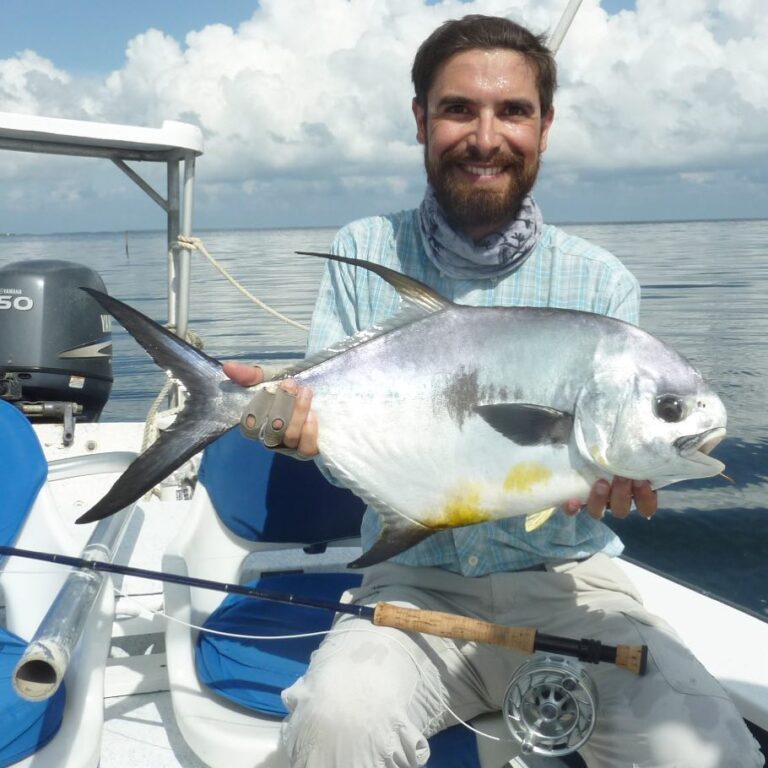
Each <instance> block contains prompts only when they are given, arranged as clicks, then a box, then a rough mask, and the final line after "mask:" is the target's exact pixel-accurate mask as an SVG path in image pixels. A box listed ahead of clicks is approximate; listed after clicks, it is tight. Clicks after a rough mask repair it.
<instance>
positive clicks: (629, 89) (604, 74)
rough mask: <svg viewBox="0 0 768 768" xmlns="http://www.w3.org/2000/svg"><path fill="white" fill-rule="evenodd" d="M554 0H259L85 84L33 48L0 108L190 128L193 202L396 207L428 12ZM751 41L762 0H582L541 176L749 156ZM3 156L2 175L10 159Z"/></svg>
mask: <svg viewBox="0 0 768 768" xmlns="http://www.w3.org/2000/svg"><path fill="white" fill-rule="evenodd" d="M563 6H564V3H563V1H562V0H517V2H514V1H510V0H476V2H474V3H463V2H459V0H445V2H443V3H440V4H437V5H430V6H427V5H423V4H422V3H417V2H414V0H356V1H355V2H348V1H347V0H326V2H323V3H318V2H315V0H263V2H261V3H260V6H259V7H258V8H257V10H256V11H255V12H254V14H253V16H252V18H251V19H249V20H248V21H246V22H244V23H243V24H241V25H240V26H239V27H238V28H236V29H233V28H231V27H228V26H226V25H222V24H213V25H210V26H207V27H204V28H203V29H200V30H192V31H190V32H189V33H188V34H187V36H186V38H185V39H184V40H175V39H173V38H172V37H170V36H169V35H167V34H164V33H163V32H162V31H159V30H156V29H149V30H147V31H146V32H144V33H143V34H141V35H138V36H137V37H134V38H133V39H131V40H130V41H127V48H126V58H125V63H124V65H123V66H122V67H121V68H120V69H119V70H117V71H114V72H111V73H105V74H104V76H103V77H102V78H101V80H99V81H93V80H90V81H85V80H82V79H79V78H77V77H74V76H72V75H69V74H68V73H66V72H63V71H61V70H59V69H58V68H57V67H55V66H54V64H53V63H52V62H50V61H48V60H46V59H45V58H43V56H42V54H41V52H38V53H35V52H31V51H25V52H23V53H21V54H19V55H17V56H16V57H14V58H10V59H6V60H2V61H0V110H3V111H19V112H28V113H36V114H50V115H57V116H65V117H73V118H90V119H98V120H105V121H111V122H126V123H136V124H146V125H159V124H160V123H161V122H162V120H164V119H169V118H170V119H182V120H184V119H186V120H191V121H194V122H196V123H198V124H199V125H200V126H201V128H202V129H203V131H204V134H205V140H206V149H205V155H204V157H203V159H202V160H201V161H200V169H201V171H200V180H201V186H200V196H199V197H198V200H202V201H206V200H208V201H210V202H211V203H212V204H213V203H215V202H216V201H219V202H221V201H223V200H225V199H229V197H231V196H234V195H236V194H245V195H250V194H252V195H253V196H254V198H256V199H258V198H261V197H263V196H269V194H270V190H271V189H274V190H277V189H284V188H286V187H287V186H290V187H291V188H292V189H295V188H296V187H297V186H298V187H299V188H300V185H301V184H302V183H303V184H305V185H306V188H307V189H310V188H311V189H314V190H315V191H316V190H317V189H318V188H322V189H323V190H324V193H325V194H330V195H333V194H338V196H339V204H340V205H342V204H343V203H344V201H345V200H347V201H348V198H349V197H350V196H352V195H356V196H358V197H359V198H360V197H361V196H363V197H364V196H365V194H366V193H369V194H370V195H371V199H374V196H375V200H376V202H377V203H380V202H382V201H387V200H389V199H390V198H391V205H390V207H392V208H396V207H401V206H403V205H405V204H408V203H410V202H413V200H412V199H408V200H402V199H401V196H402V194H403V191H404V190H411V194H412V195H415V194H417V193H416V192H415V191H414V190H416V189H418V184H417V183H416V182H417V181H419V180H420V178H421V168H420V165H421V161H420V156H421V153H420V148H419V147H418V146H417V145H416V144H415V141H414V134H415V131H414V126H413V123H412V116H411V112H410V99H411V94H412V90H411V85H410V77H409V70H410V64H411V60H412V57H413V54H414V52H415V50H416V48H417V46H418V44H419V43H420V42H421V40H423V38H424V37H425V36H426V35H427V34H428V33H429V32H430V31H431V30H432V29H433V28H434V27H435V26H436V25H437V24H438V23H440V22H441V21H442V20H443V19H445V18H451V17H457V16H461V15H463V14H465V13H468V12H475V11H476V12H483V13H490V14H508V15H512V16H513V17H514V18H517V19H519V20H522V21H524V22H526V23H528V24H529V25H530V26H531V27H532V28H534V29H536V30H541V31H544V30H547V29H551V28H553V27H554V25H555V23H556V22H557V20H558V18H559V14H560V12H561V11H562V8H563ZM765 39H768V14H766V13H765V8H764V0H687V2H684V3H681V2H679V1H678V0H638V2H637V9H636V11H623V12H621V13H619V14H616V15H608V14H607V13H605V12H604V11H603V10H602V9H601V8H600V6H599V3H598V2H597V0H584V2H583V4H582V8H581V10H580V12H579V14H578V16H577V18H576V21H575V23H574V25H573V28H572V29H571V31H570V33H569V35H568V36H567V38H566V40H565V43H564V44H563V46H562V48H561V51H560V53H559V56H558V59H559V64H560V79H561V88H560V91H559V93H558V95H557V98H556V109H557V118H556V122H555V128H554V130H553V134H552V140H551V144H550V149H549V151H548V155H547V158H546V161H547V162H546V169H547V173H548V174H549V175H550V177H551V179H554V180H559V181H560V183H562V184H565V185H567V186H571V185H575V184H578V183H579V181H580V180H581V179H583V178H584V177H585V176H587V175H589V176H591V177H592V178H594V176H595V174H598V175H600V174H611V173H613V174H632V173H637V172H643V173H646V172H649V170H650V171H655V170H659V171H663V172H664V173H665V174H669V172H670V170H672V171H674V172H676V173H678V178H679V180H680V181H681V183H691V184H698V186H700V183H699V182H697V180H698V179H701V178H703V176H702V174H712V173H716V172H717V170H718V169H720V168H723V169H728V171H729V173H731V174H733V173H736V174H738V173H739V172H741V171H740V169H743V172H744V173H747V172H748V171H749V170H752V171H753V170H754V166H755V164H758V165H763V166H764V165H765V162H766V160H765V158H766V156H768V153H766V149H768V135H767V134H766V133H765V131H764V125H765V124H766V119H767V118H768V47H766V46H765V45H764V41H765ZM7 154H8V153H5V155H4V156H0V176H4V177H6V178H7V177H8V176H9V175H10V176H11V177H12V176H13V175H14V174H16V173H17V172H18V168H19V167H20V164H19V162H18V161H16V162H15V164H14V161H11V160H8V159H6V158H7ZM24 165H26V163H25V164H24ZM734 169H735V170H734ZM318 185H319V186H318ZM97 194H98V193H97ZM105 194H106V193H105ZM111 194H114V190H112V191H111ZM207 194H208V195H209V198H206V195H207ZM68 196H69V197H70V198H71V193H70V194H69V195H68ZM0 202H1V200H0ZM306 204H307V205H308V206H309V208H310V209H311V202H307V203H306ZM294 210H295V211H297V221H296V223H297V224H299V223H302V222H301V220H300V219H301V214H300V213H298V211H299V206H294ZM345 218H347V217H346V215H345V213H344V212H343V211H341V212H340V213H339V216H338V220H339V221H342V220H344V219H345ZM211 223H212V224H213V225H214V226H215V221H214V222H211ZM243 223H246V224H247V223H248V219H244V222H243Z"/></svg>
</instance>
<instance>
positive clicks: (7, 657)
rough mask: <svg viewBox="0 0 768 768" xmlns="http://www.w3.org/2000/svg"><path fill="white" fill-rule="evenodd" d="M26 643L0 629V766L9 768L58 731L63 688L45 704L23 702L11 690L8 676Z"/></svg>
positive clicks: (43, 744)
mask: <svg viewBox="0 0 768 768" xmlns="http://www.w3.org/2000/svg"><path fill="white" fill-rule="evenodd" d="M26 647H27V643H26V641H24V640H22V639H21V638H19V637H16V635H12V634H11V633H10V632H8V631H6V630H4V629H0V766H7V765H12V764H13V763H15V762H17V761H19V760H21V759H22V758H24V757H27V756H28V755H31V754H33V753H35V752H37V751H38V750H39V749H41V748H42V747H44V746H45V745H46V744H47V743H48V742H49V741H50V740H51V739H52V738H53V737H54V736H55V735H56V732H57V731H58V730H59V727H60V725H61V719H62V717H63V714H64V702H65V692H64V686H61V687H60V688H59V689H58V691H56V693H55V694H54V695H53V696H52V697H51V698H50V699H48V700H46V701H35V702H32V701H25V700H24V699H21V698H19V696H18V695H17V694H16V692H15V691H14V690H13V685H12V683H11V676H12V675H13V670H14V667H15V666H16V663H17V662H18V661H19V659H20V658H21V655H22V654H23V653H24V651H25V650H26Z"/></svg>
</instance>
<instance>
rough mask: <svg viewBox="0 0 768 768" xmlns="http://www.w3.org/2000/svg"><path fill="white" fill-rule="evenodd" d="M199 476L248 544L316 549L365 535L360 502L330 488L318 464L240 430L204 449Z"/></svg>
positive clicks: (342, 490)
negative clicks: (298, 545)
mask: <svg viewBox="0 0 768 768" xmlns="http://www.w3.org/2000/svg"><path fill="white" fill-rule="evenodd" d="M198 476H199V480H200V482H201V483H202V484H203V485H204V486H205V488H206V490H207V491H208V496H209V497H210V499H211V503H212V504H213V507H214V509H215V510H216V512H217V514H218V515H219V517H220V518H221V520H222V522H223V523H224V524H225V525H226V526H227V528H229V529H230V530H231V531H232V532H233V533H235V534H237V535H238V536H242V537H243V538H245V539H248V540H249V541H272V542H304V543H308V544H314V543H318V542H328V541H335V540H338V539H343V538H349V537H352V536H359V534H360V521H361V520H362V517H363V512H364V511H365V504H364V503H363V501H362V500H361V499H358V498H357V497H356V496H355V495H354V494H353V493H351V492H350V491H348V490H347V489H345V488H338V487H336V486H335V485H331V484H330V483H329V482H328V481H327V480H326V479H325V478H324V477H323V475H322V474H321V472H320V470H319V469H318V468H317V467H316V466H315V463H314V462H313V461H297V460H296V459H292V458H290V457H288V456H283V455H281V454H279V453H274V451H269V450H267V449H266V448H265V447H264V446H263V445H262V444H261V443H260V442H259V441H257V440H249V439H248V438H246V437H243V435H242V434H241V433H240V430H239V429H238V428H235V429H231V430H230V431H229V432H226V433H225V434H223V435H222V436H221V437H220V438H219V439H218V440H216V442H214V443H212V444H211V445H209V446H208V447H207V448H206V449H205V453H204V454H203V459H202V462H201V464H200V471H199V475H198Z"/></svg>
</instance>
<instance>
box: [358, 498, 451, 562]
mask: <svg viewBox="0 0 768 768" xmlns="http://www.w3.org/2000/svg"><path fill="white" fill-rule="evenodd" d="M377 512H379V516H380V518H381V531H379V538H378V539H376V541H375V543H374V545H373V546H372V547H371V548H370V549H368V550H366V551H365V552H363V554H362V555H361V556H360V557H358V558H357V560H354V561H353V562H351V563H350V564H349V565H348V566H347V567H348V568H366V567H367V566H369V565H376V563H381V562H383V561H384V560H389V558H390V557H394V556H395V555H399V554H400V553H401V552H405V550H406V549H410V548H411V547H413V546H415V545H416V544H418V543H419V542H420V541H424V539H426V538H428V537H429V536H431V535H432V534H433V533H437V531H438V529H436V528H427V526H425V525H420V524H419V523H415V522H414V521H413V520H410V519H409V518H407V517H404V516H403V515H401V514H400V513H399V512H395V511H394V510H391V509H390V510H386V511H381V510H380V509H377Z"/></svg>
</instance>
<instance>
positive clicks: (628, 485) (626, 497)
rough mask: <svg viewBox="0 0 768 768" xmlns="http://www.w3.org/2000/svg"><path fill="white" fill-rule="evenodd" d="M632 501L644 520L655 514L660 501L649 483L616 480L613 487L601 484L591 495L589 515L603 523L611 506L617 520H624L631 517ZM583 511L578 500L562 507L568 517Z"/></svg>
mask: <svg viewBox="0 0 768 768" xmlns="http://www.w3.org/2000/svg"><path fill="white" fill-rule="evenodd" d="M633 498H634V500H635V506H636V507H637V511H638V512H639V513H640V514H641V515H642V516H643V517H644V518H646V519H650V518H652V517H653V516H654V514H656V509H657V508H658V499H657V498H656V491H654V490H653V489H652V488H651V484H650V483H649V482H648V481H647V480H628V479H627V478H626V477H614V478H613V483H609V482H608V481H607V480H598V481H597V482H596V483H595V484H594V485H593V486H592V490H591V491H590V492H589V498H588V499H587V503H586V508H587V512H589V514H590V516H591V517H593V518H595V520H600V519H601V518H602V517H603V515H604V514H605V509H606V507H608V506H610V510H611V514H612V515H613V516H614V517H622V518H623V517H626V516H627V515H628V514H629V510H630V507H631V506H632V499H633ZM581 508H582V503H581V502H580V501H579V500H578V499H569V500H568V501H566V502H565V504H563V512H565V514H566V515H575V514H576V513H577V512H579V510H580V509H581Z"/></svg>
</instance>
